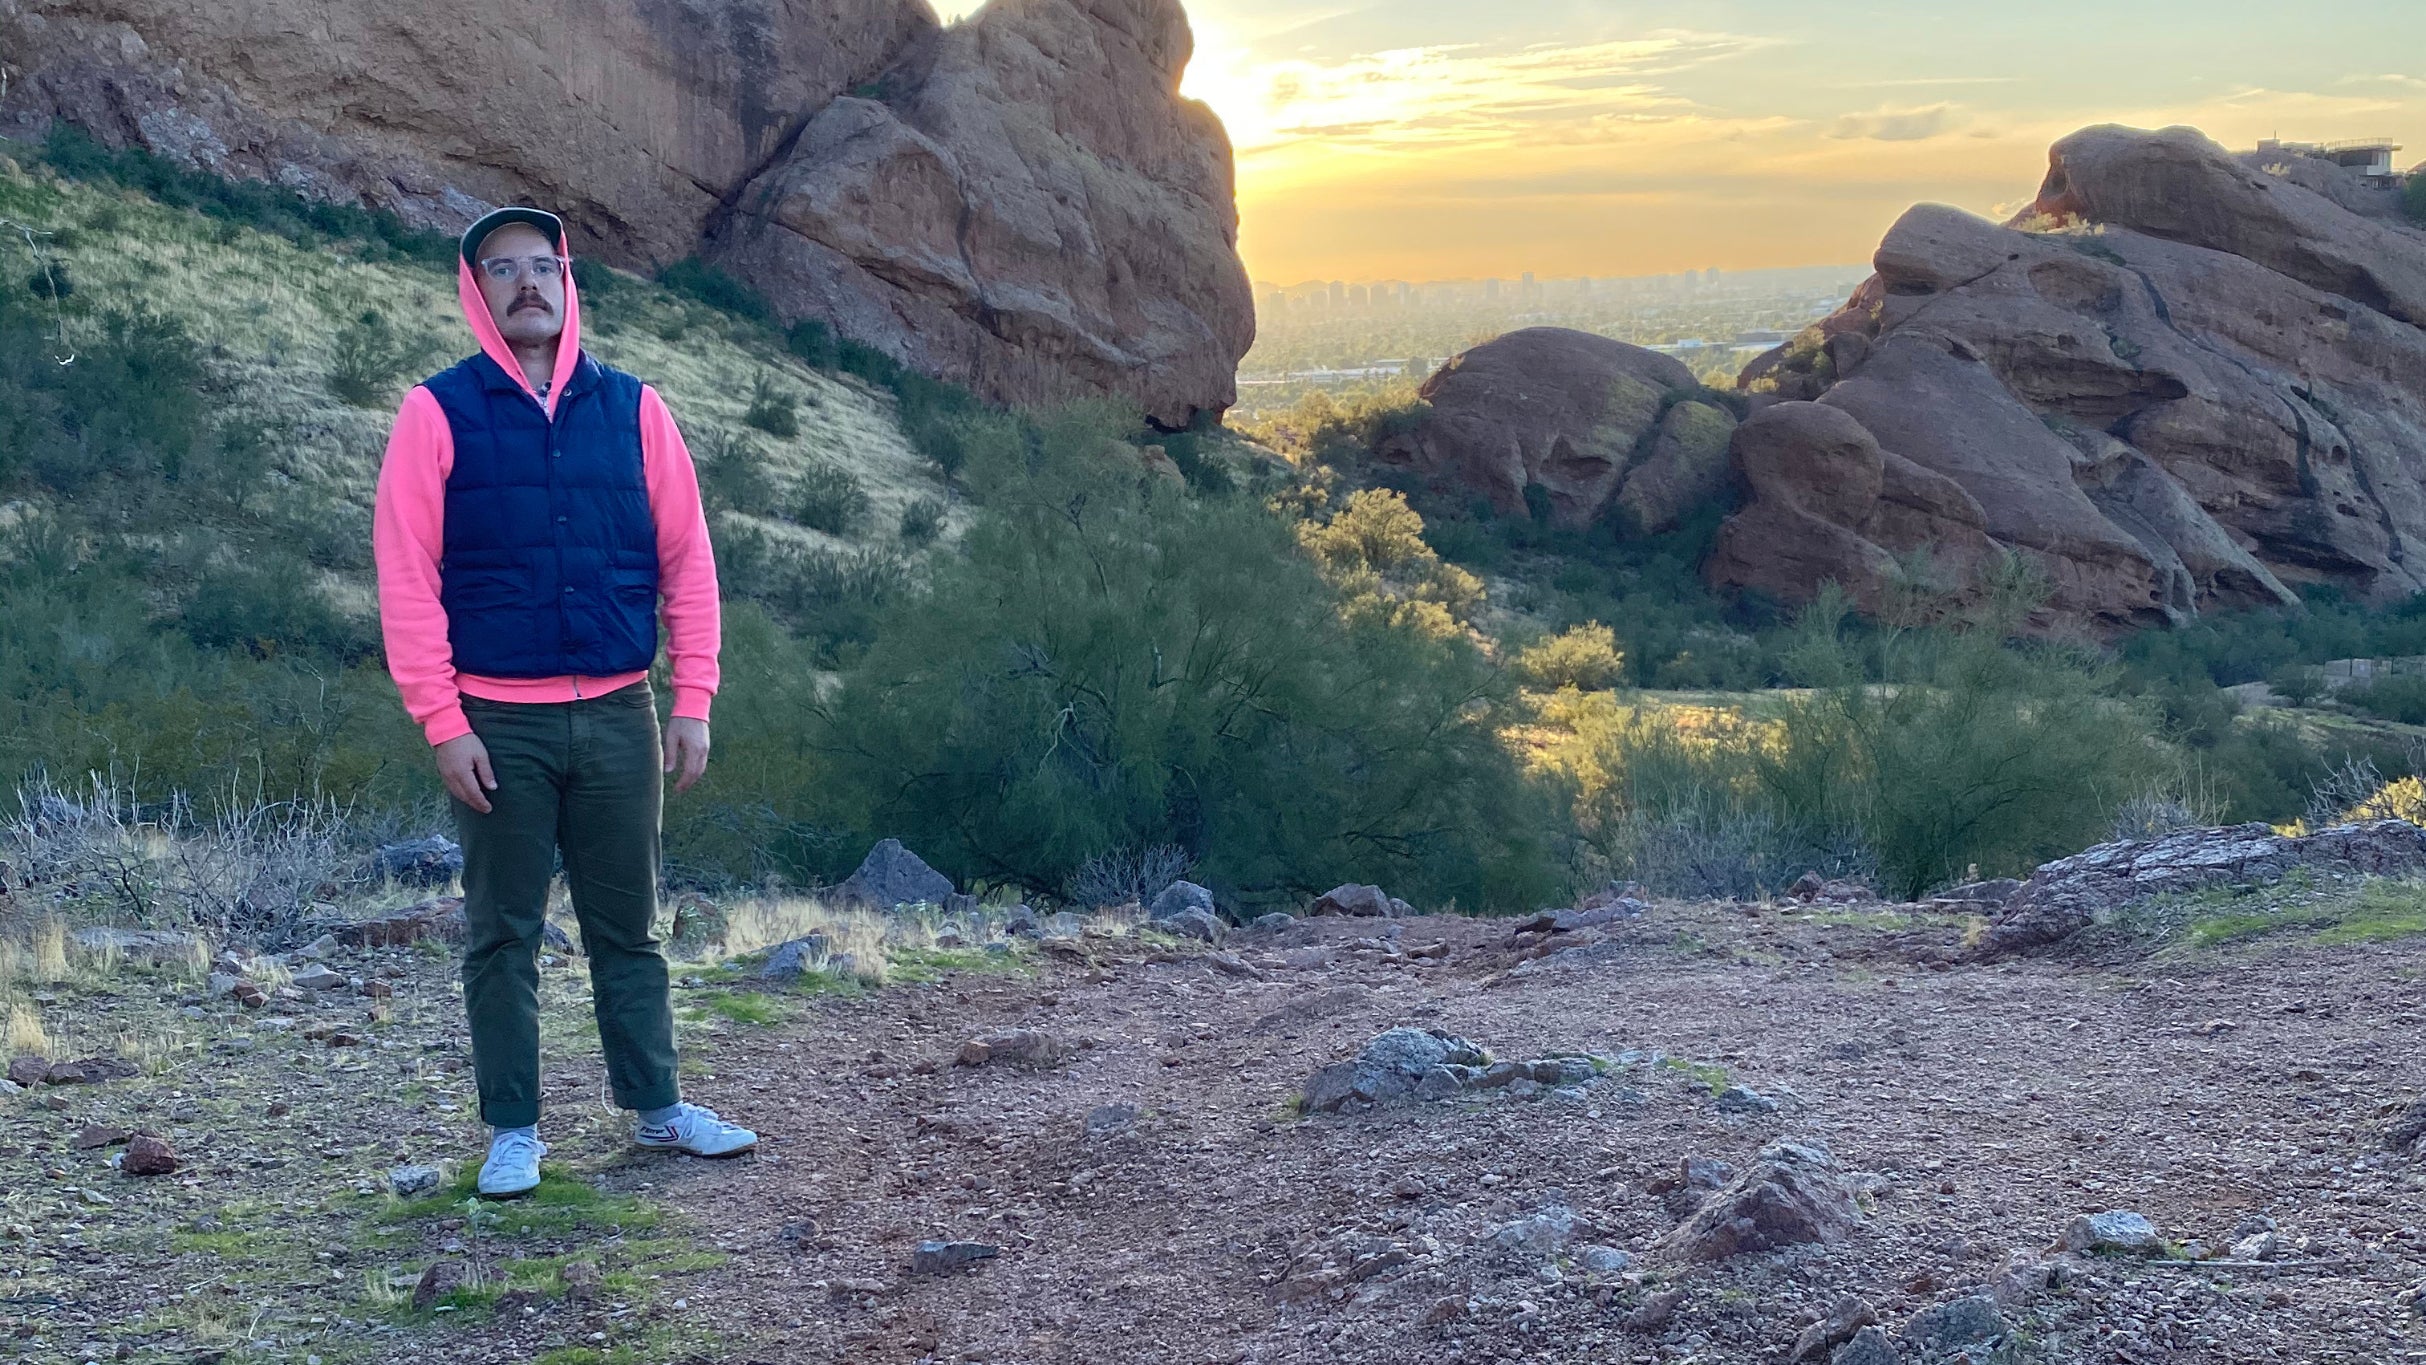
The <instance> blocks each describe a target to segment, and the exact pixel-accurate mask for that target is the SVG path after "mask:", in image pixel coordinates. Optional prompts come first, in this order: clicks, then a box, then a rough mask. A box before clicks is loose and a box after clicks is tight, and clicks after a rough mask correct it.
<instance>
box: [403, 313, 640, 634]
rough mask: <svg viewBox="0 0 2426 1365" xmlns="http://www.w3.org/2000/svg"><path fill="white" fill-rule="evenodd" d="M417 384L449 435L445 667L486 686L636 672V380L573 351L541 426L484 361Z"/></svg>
mask: <svg viewBox="0 0 2426 1365" xmlns="http://www.w3.org/2000/svg"><path fill="white" fill-rule="evenodd" d="M424 387H426V388H428V389H429V391H430V393H431V394H432V395H433V396H434V397H436V398H437V400H438V406H439V408H440V409H441V410H442V411H444V412H445V413H446V420H447V426H448V428H449V429H450V430H451V431H452V432H453V433H454V438H455V463H454V467H453V468H452V469H451V470H449V471H448V473H447V480H446V541H445V551H444V554H443V556H442V558H441V560H440V563H439V594H438V600H439V603H440V604H441V605H442V606H444V607H445V608H446V619H447V639H448V643H449V644H451V645H452V646H453V648H454V654H455V667H456V668H457V669H459V670H461V671H463V672H466V673H477V674H482V675H485V676H488V677H494V678H553V677H563V676H566V675H568V674H578V675H582V676H589V677H595V676H599V675H603V674H613V673H631V672H636V671H638V670H640V669H644V668H647V667H648V666H649V665H650V663H651V662H652V661H654V660H655V659H656V657H657V527H656V523H655V522H654V521H653V520H651V518H650V516H649V492H648V483H647V481H646V479H645V477H644V476H643V472H642V468H641V457H640V381H639V380H637V379H635V378H633V377H632V376H630V375H628V374H625V373H624V372H622V371H621V370H615V369H610V368H608V367H606V366H604V365H601V364H599V363H598V362H597V361H595V360H592V359H591V358H590V357H589V355H588V354H587V353H584V354H583V355H582V356H581V358H580V360H579V362H578V363H576V364H575V366H574V369H573V373H572V376H571V377H570V378H568V379H567V380H566V381H565V385H564V392H563V394H562V395H560V396H559V397H558V399H557V402H556V417H555V420H554V421H553V422H550V421H549V420H548V415H547V410H546V409H544V408H542V407H541V406H540V405H539V401H538V400H537V399H535V398H533V397H531V395H530V394H529V393H528V392H527V391H526V390H524V389H523V387H522V385H521V384H520V383H518V382H517V381H516V380H515V379H514V378H513V377H512V376H510V375H508V374H507V373H506V372H505V371H504V370H503V369H502V368H500V367H499V366H498V364H497V362H496V361H494V360H491V359H490V358H489V357H488V356H486V355H476V356H473V357H471V358H470V359H469V360H466V361H464V362H462V363H461V364H459V365H456V366H455V367H454V368H452V369H449V370H447V371H445V372H444V373H442V374H439V375H437V376H436V377H434V378H432V379H431V380H429V381H428V383H427V384H426V385H425V386H424Z"/></svg>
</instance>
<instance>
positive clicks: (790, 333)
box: [783, 318, 842, 370]
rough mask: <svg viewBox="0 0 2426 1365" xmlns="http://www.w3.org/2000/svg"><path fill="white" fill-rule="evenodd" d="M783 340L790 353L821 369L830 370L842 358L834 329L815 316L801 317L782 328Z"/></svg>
mask: <svg viewBox="0 0 2426 1365" xmlns="http://www.w3.org/2000/svg"><path fill="white" fill-rule="evenodd" d="M783 340H784V344H785V346H787V347H789V348H790V350H791V352H792V354H794V355H796V356H798V357H800V358H801V359H802V360H803V361H805V362H807V363H808V364H810V365H813V366H815V367H816V368H818V369H821V370H831V369H833V368H835V367H836V366H837V365H838V364H840V363H841V360H842V347H841V344H840V343H839V342H838V341H837V339H836V338H835V336H834V329H833V328H832V327H829V326H827V325H826V324H825V323H824V322H823V321H821V320H819V319H817V318H802V319H801V320H800V321H798V322H795V323H793V324H792V325H791V326H790V327H788V328H786V329H785V330H784V334H783Z"/></svg>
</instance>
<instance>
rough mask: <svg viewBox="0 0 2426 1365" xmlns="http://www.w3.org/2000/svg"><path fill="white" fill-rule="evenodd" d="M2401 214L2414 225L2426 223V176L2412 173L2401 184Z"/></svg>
mask: <svg viewBox="0 0 2426 1365" xmlns="http://www.w3.org/2000/svg"><path fill="white" fill-rule="evenodd" d="M2401 212H2403V213H2405V214H2408V215H2409V221H2410V222H2413V223H2426V175H2421V174H2418V173H2415V172H2412V173H2411V174H2410V176H2409V178H2408V179H2407V180H2406V181H2403V182H2402V184H2401Z"/></svg>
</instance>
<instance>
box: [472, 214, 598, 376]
mask: <svg viewBox="0 0 2426 1365" xmlns="http://www.w3.org/2000/svg"><path fill="white" fill-rule="evenodd" d="M509 223H522V224H526V225H528V226H530V227H535V228H537V229H539V231H540V232H542V233H544V234H546V235H547V237H548V240H550V241H552V242H554V243H555V244H556V251H557V254H559V255H561V256H564V257H565V258H566V259H567V260H570V259H571V257H572V253H571V252H569V251H567V250H565V245H564V221H563V220H562V219H560V218H558V217H557V216H556V215H555V214H552V213H548V212H545V211H543V210H540V209H531V208H502V209H497V210H495V211H494V212H491V213H488V214H485V215H483V216H482V217H481V219H480V221H479V222H476V223H474V224H472V226H471V228H470V229H469V230H468V231H466V232H465V233H464V234H463V249H462V251H461V252H460V253H458V258H457V260H456V262H455V297H456V299H457V300H458V301H460V302H461V303H462V305H463V320H464V321H465V322H466V323H467V324H469V325H470V326H471V329H472V335H473V336H474V337H475V338H477V339H478V340H479V342H480V351H481V354H483V355H485V356H487V357H488V358H489V359H491V360H494V361H496V362H497V368H499V369H501V370H504V371H505V372H506V373H507V374H509V375H512V376H513V377H514V382H515V383H517V384H520V385H522V387H523V388H524V390H526V391H528V392H530V393H531V396H532V397H534V398H536V397H538V393H537V391H536V390H533V389H531V381H530V379H529V378H528V377H527V376H525V375H524V374H523V373H522V362H521V361H520V360H518V359H516V358H515V357H514V348H513V347H511V346H508V345H506V344H505V334H504V333H502V332H500V331H498V330H497V319H495V318H493V317H490V316H489V301H488V298H487V296H485V295H483V294H482V293H481V292H480V280H479V278H478V277H477V276H475V275H474V274H473V273H472V253H473V252H474V251H477V250H478V249H479V248H480V243H481V242H482V241H483V240H485V239H486V238H487V237H488V235H489V234H490V233H492V232H495V231H496V230H497V229H499V228H501V227H504V226H506V225H507V224H509ZM580 362H581V297H580V295H579V293H578V292H577V291H576V290H575V289H574V287H573V272H572V271H571V270H570V269H568V270H566V271H565V272H564V331H563V333H562V334H560V335H559V336H558V337H557V339H556V372H555V373H554V374H553V375H551V376H550V377H549V379H548V396H547V398H546V400H545V406H546V408H547V410H548V412H549V414H550V415H551V416H552V415H554V413H555V411H556V398H557V396H558V395H559V394H562V393H563V392H564V382H565V381H566V380H567V379H570V378H571V377H572V375H573V367H574V366H575V365H578V364H579V363H580Z"/></svg>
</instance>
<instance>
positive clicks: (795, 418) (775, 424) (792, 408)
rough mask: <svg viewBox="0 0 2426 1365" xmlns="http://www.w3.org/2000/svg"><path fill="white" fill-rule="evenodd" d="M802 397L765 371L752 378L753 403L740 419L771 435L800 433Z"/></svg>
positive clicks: (785, 438) (751, 395)
mask: <svg viewBox="0 0 2426 1365" xmlns="http://www.w3.org/2000/svg"><path fill="white" fill-rule="evenodd" d="M799 404H800V400H799V399H797V398H795V397H793V396H792V395H791V394H789V393H787V392H785V391H784V388H783V386H782V385H780V384H778V383H776V382H775V376H774V375H772V374H770V373H768V372H767V371H765V370H760V371H759V372H758V377H757V378H756V379H753V380H751V381H750V406H749V409H748V410H747V411H745V412H743V413H742V414H741V420H742V421H743V422H744V423H746V424H748V425H750V426H753V427H756V428H758V429H759V430H760V431H763V432H765V433H766V434H767V435H769V436H776V437H780V438H782V439H784V440H787V441H788V440H790V439H791V438H793V437H795V436H798V435H799V434H800V412H799Z"/></svg>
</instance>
